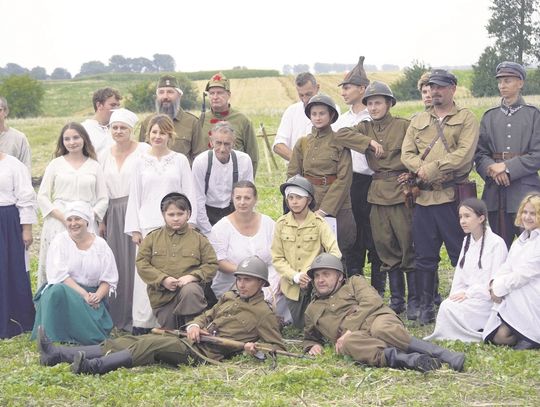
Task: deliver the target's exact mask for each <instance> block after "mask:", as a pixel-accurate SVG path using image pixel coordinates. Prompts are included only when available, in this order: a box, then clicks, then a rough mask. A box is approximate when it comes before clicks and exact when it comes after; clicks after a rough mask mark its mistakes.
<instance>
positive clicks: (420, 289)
mask: <svg viewBox="0 0 540 407" xmlns="http://www.w3.org/2000/svg"><path fill="white" fill-rule="evenodd" d="M434 276H435V273H434V272H432V271H431V272H430V271H419V270H417V271H416V276H415V277H416V291H417V294H418V295H419V297H420V313H419V315H418V322H419V323H420V325H427V324H431V323H432V322H434V321H435V306H434V304H433V291H434V290H433V284H434Z"/></svg>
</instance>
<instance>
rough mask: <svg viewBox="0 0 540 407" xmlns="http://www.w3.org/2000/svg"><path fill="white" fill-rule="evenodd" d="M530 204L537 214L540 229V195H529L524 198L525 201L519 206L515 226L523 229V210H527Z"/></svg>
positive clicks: (537, 224)
mask: <svg viewBox="0 0 540 407" xmlns="http://www.w3.org/2000/svg"><path fill="white" fill-rule="evenodd" d="M528 203H530V204H531V205H532V206H533V207H534V210H535V212H536V226H538V227H540V194H529V195H527V196H526V197H525V198H523V201H521V203H520V204H519V209H518V211H517V214H516V219H515V221H514V224H515V225H516V226H521V227H523V223H522V222H521V215H523V209H524V208H525V205H527V204H528Z"/></svg>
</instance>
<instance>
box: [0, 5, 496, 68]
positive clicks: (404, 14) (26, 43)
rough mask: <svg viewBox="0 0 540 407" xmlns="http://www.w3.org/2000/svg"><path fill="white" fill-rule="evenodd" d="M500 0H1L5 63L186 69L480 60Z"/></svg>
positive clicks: (0, 55) (0, 54) (0, 49)
mask: <svg viewBox="0 0 540 407" xmlns="http://www.w3.org/2000/svg"><path fill="white" fill-rule="evenodd" d="M491 4H492V3H491V1H490V0H451V1H448V0H446V1H442V0H378V1H377V0H373V1H365V0H334V1H325V0H319V1H315V0H311V1H309V0H266V1H256V0H229V1H226V2H225V1H216V0H195V1H188V0H182V1H181V0H168V1H166V0H152V1H142V0H131V1H126V0H91V1H89V0H0V15H1V16H2V19H1V22H0V34H1V38H2V39H3V41H2V44H1V45H0V66H2V67H3V66H5V65H6V63H8V62H14V63H17V64H19V65H21V66H23V67H26V68H28V69H31V68H33V67H35V66H42V67H45V68H46V69H47V72H48V73H49V74H50V73H51V72H52V70H53V69H54V68H56V67H63V68H66V69H68V71H70V72H71V73H72V74H76V73H78V72H79V70H80V67H81V65H82V64H83V63H84V62H88V61H92V60H99V61H101V62H103V63H105V64H108V60H109V58H110V57H111V56H112V55H115V54H120V55H123V56H124V57H129V58H135V57H146V58H148V59H152V55H153V54H155V53H161V54H170V55H172V56H173V57H174V59H175V61H176V70H177V71H186V72H187V71H197V70H219V69H231V68H232V67H234V66H246V67H248V68H259V69H278V70H281V69H282V67H283V65H285V64H289V65H295V64H308V65H311V66H312V65H313V64H314V63H315V62H323V63H334V62H335V63H347V64H351V63H356V62H357V60H358V56H360V55H365V57H366V59H365V62H364V63H365V64H366V65H367V64H369V65H377V66H378V67H379V68H380V67H381V65H382V64H394V65H399V66H400V67H401V68H403V67H405V66H410V65H411V63H412V61H414V60H417V61H420V62H423V63H425V64H426V65H430V66H432V67H438V66H463V65H471V64H473V63H476V61H477V60H478V57H479V56H480V54H481V53H482V51H483V50H484V48H485V47H486V46H488V45H491V44H492V43H493V40H492V39H490V38H489V37H488V35H487V31H486V29H485V26H486V24H487V21H488V19H489V17H490V14H491V13H490V10H489V6H490V5H491Z"/></svg>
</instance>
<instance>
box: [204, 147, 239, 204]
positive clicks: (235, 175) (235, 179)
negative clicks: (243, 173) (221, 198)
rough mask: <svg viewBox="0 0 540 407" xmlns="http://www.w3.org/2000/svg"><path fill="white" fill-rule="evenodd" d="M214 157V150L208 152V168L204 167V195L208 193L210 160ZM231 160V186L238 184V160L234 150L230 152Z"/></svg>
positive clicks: (210, 170)
mask: <svg viewBox="0 0 540 407" xmlns="http://www.w3.org/2000/svg"><path fill="white" fill-rule="evenodd" d="M213 157H214V150H208V166H207V167H206V177H205V178H204V194H205V195H206V194H207V193H208V182H209V181H210V173H211V172H212V160H213ZM231 159H232V163H233V176H232V184H233V185H234V184H236V183H237V182H238V158H237V157H236V153H235V152H234V150H231Z"/></svg>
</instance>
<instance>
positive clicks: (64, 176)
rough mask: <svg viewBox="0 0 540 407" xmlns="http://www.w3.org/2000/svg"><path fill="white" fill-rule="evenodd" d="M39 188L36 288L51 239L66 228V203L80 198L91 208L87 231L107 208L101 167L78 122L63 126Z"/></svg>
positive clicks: (42, 279) (42, 276)
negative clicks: (39, 232) (40, 217)
mask: <svg viewBox="0 0 540 407" xmlns="http://www.w3.org/2000/svg"><path fill="white" fill-rule="evenodd" d="M54 156H55V157H56V158H55V159H53V160H52V161H51V162H50V163H49V165H47V168H46V169H45V174H44V175H43V179H42V181H41V185H40V187H39V192H38V196H37V201H38V205H39V209H40V210H41V214H42V215H43V218H44V221H43V228H42V230H41V245H40V249H39V266H38V287H41V286H42V285H43V284H44V283H46V282H47V277H46V261H47V250H48V248H49V245H50V243H51V241H52V240H53V238H54V237H55V236H56V235H57V234H58V233H60V232H63V231H65V230H66V219H65V216H64V211H65V207H66V204H67V203H69V202H73V201H83V202H87V203H88V204H90V206H91V207H92V211H93V213H92V216H93V219H92V220H91V221H90V224H89V230H90V231H91V232H93V231H97V224H96V222H101V221H102V219H103V217H104V216H105V212H106V211H107V205H108V202H109V197H108V196H107V187H106V185H105V178H104V177H103V172H102V170H101V166H100V165H99V163H98V162H97V161H96V153H95V151H94V147H93V146H92V143H91V142H90V138H89V136H88V133H87V132H86V130H85V129H84V127H83V126H81V125H80V124H79V123H75V122H71V123H68V124H66V125H65V126H64V128H63V129H62V131H61V132H60V137H59V138H58V142H57V145H56V151H55V153H54Z"/></svg>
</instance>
